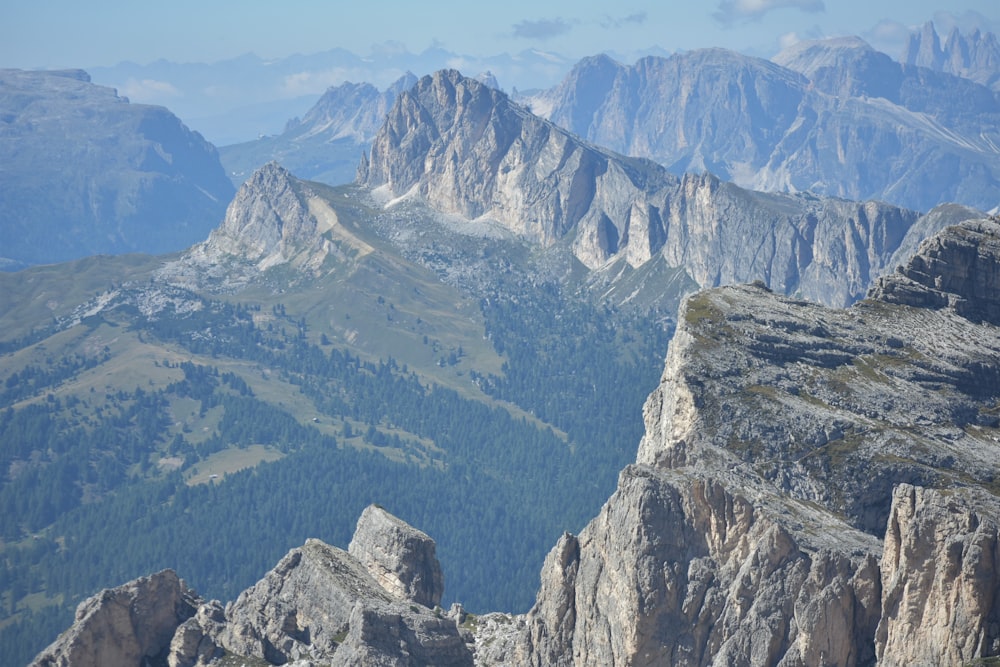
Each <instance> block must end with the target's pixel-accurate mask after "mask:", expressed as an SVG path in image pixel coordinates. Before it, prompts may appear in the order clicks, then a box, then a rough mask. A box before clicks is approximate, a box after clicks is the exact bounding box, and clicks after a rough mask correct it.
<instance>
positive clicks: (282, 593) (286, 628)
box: [32, 506, 473, 667]
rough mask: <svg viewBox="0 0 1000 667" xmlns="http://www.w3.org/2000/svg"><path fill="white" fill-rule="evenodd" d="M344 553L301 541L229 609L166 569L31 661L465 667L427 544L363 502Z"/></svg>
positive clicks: (462, 640)
mask: <svg viewBox="0 0 1000 667" xmlns="http://www.w3.org/2000/svg"><path fill="white" fill-rule="evenodd" d="M351 549H352V552H353V553H354V554H357V556H355V555H352V553H348V552H346V551H344V550H342V549H338V548H336V547H332V546H330V545H328V544H324V543H323V542H321V541H319V540H315V539H311V540H308V541H307V542H306V543H305V544H304V545H303V546H302V547H299V548H297V549H292V550H291V551H289V552H288V554H287V555H286V556H285V557H284V558H282V559H281V561H280V562H279V563H278V564H277V565H276V566H275V567H274V568H273V569H272V570H271V571H270V572H268V573H267V574H266V575H265V576H264V577H263V578H262V579H261V580H260V581H259V582H257V583H256V584H254V585H253V586H251V587H250V588H249V589H247V590H245V591H243V592H242V593H241V594H240V595H239V597H238V598H237V599H236V600H235V601H233V602H230V603H229V604H227V605H226V606H225V607H224V608H223V606H222V605H221V604H220V603H219V602H218V601H214V600H213V601H211V602H203V601H202V600H201V599H199V598H198V597H197V596H196V595H195V594H194V593H193V592H191V591H190V590H188V589H187V587H186V586H185V585H184V583H183V582H182V581H180V580H179V579H177V575H176V574H174V573H173V572H172V571H169V570H167V571H164V572H161V573H159V574H157V575H154V576H152V577H148V578H142V579H138V580H136V581H133V582H130V583H128V584H126V585H124V586H121V587H119V588H116V589H112V590H109V591H104V592H103V593H100V594H98V595H97V596H95V597H93V598H91V599H90V600H88V601H87V602H85V603H83V604H82V605H80V608H79V609H78V610H77V619H76V622H75V623H74V624H73V626H72V627H71V628H70V629H69V630H67V631H66V632H65V633H63V635H61V636H60V638H59V639H58V640H57V641H56V642H55V643H54V644H53V645H52V646H50V647H49V648H48V649H46V650H45V651H44V652H43V653H42V654H40V655H39V656H38V657H37V658H36V659H35V662H34V663H32V665H33V667H36V666H37V667H47V666H49V665H51V666H63V667H70V666H72V667H88V666H90V665H93V666H94V667H99V666H101V667H103V666H104V665H122V666H123V667H126V666H128V665H135V666H136V667H139V666H140V665H144V664H146V662H145V661H146V660H147V659H152V660H155V661H158V662H159V663H162V662H166V664H168V665H169V666H170V667H195V666H197V665H208V664H211V663H213V662H214V661H216V660H217V659H219V658H221V657H223V656H224V655H227V654H228V655H230V656H238V657H242V658H247V659H257V660H263V661H265V662H267V663H268V664H274V665H283V664H286V663H289V662H293V661H302V664H306V665H311V664H314V662H313V661H318V662H319V663H320V664H324V665H331V666H340V665H345V666H346V665H387V666H392V665H399V666H400V667H403V666H408V665H442V666H449V665H454V666H468V665H472V662H473V658H472V650H471V646H470V643H471V637H468V636H467V635H464V634H463V633H462V632H461V631H460V628H459V625H458V624H459V623H460V622H462V620H464V616H463V612H462V611H461V609H460V608H456V609H455V610H453V612H449V613H447V614H445V613H443V612H442V610H441V609H440V607H435V608H434V609H431V608H430V605H436V604H437V602H439V601H440V599H441V593H442V591H443V589H444V583H443V578H442V575H441V569H440V565H439V564H438V562H437V559H436V557H435V556H434V552H435V545H434V541H433V540H431V539H430V538H429V537H427V536H426V535H425V534H423V533H421V532H420V531H418V530H416V529H415V528H413V527H411V526H409V525H407V524H406V523H404V522H403V521H401V520H399V519H398V518H396V517H394V516H392V515H391V514H389V513H388V512H386V511H385V510H384V509H381V508H379V507H375V506H370V507H368V508H367V509H366V510H365V511H364V512H363V513H362V516H361V518H360V519H359V521H358V528H357V531H356V533H355V535H354V538H353V539H352V540H351Z"/></svg>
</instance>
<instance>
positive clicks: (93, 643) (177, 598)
mask: <svg viewBox="0 0 1000 667" xmlns="http://www.w3.org/2000/svg"><path fill="white" fill-rule="evenodd" d="M200 602H201V601H200V600H199V599H197V597H196V596H195V595H194V594H193V593H192V591H190V590H189V589H188V588H187V586H186V585H185V584H184V582H183V581H181V580H180V579H178V578H177V575H176V574H175V573H174V572H173V571H172V570H164V571H162V572H159V573H157V574H154V575H152V576H149V577H142V578H140V579H136V580H135V581H132V582H129V583H127V584H125V585H123V586H119V587H118V588H111V589H107V590H104V591H101V592H100V593H98V594H97V595H95V596H93V597H91V598H89V599H87V600H85V601H84V602H82V603H80V606H79V607H77V610H76V619H75V620H74V622H73V625H72V626H71V627H70V628H69V629H68V630H67V631H66V632H64V633H62V634H61V635H60V636H59V638H58V639H56V641H55V642H53V643H52V645H51V646H49V647H48V648H47V649H45V650H44V651H42V652H41V653H40V654H39V655H38V656H37V657H36V658H35V660H34V661H33V662H32V663H31V664H32V667H57V666H58V667H105V666H106V665H141V664H144V662H145V661H146V660H149V659H163V657H164V656H165V655H166V654H167V653H168V651H169V648H170V643H171V638H172V637H173V636H174V632H175V631H176V630H177V628H178V626H180V625H181V624H182V623H183V622H184V621H186V620H187V619H189V618H191V617H192V616H193V615H194V613H195V608H196V607H197V605H198V604H199V603H200Z"/></svg>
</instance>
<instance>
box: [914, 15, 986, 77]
mask: <svg viewBox="0 0 1000 667" xmlns="http://www.w3.org/2000/svg"><path fill="white" fill-rule="evenodd" d="M900 60H901V61H902V62H904V63H906V64H907V65H917V66H919V67H926V68H928V69H932V70H935V71H938V72H947V73H948V74H954V75H955V76H960V77H963V78H966V79H971V80H972V81H975V82H976V83H978V84H981V85H983V86H986V87H987V88H990V89H992V90H993V91H994V92H998V93H1000V41H998V40H997V36H996V35H995V34H993V33H992V32H981V31H980V30H978V29H976V30H973V31H972V32H970V33H967V34H962V32H961V31H959V29H958V28H957V27H956V28H953V29H952V31H951V32H950V33H948V37H947V38H946V39H945V41H944V44H943V45H942V44H941V38H940V37H938V33H937V30H935V28H934V24H933V23H931V22H930V21H928V22H927V23H925V24H924V25H923V27H922V28H921V29H920V30H919V31H915V32H913V33H912V34H911V35H910V40H909V42H907V45H906V49H905V50H904V51H903V54H902V56H901V57H900Z"/></svg>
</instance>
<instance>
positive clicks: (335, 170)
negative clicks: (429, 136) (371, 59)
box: [219, 73, 417, 185]
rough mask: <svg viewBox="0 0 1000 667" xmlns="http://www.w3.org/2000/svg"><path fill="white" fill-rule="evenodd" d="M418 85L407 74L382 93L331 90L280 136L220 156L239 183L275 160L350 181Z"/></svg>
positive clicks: (314, 176)
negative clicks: (390, 116)
mask: <svg viewBox="0 0 1000 667" xmlns="http://www.w3.org/2000/svg"><path fill="white" fill-rule="evenodd" d="M416 81H417V77H416V76H414V75H413V74H410V73H407V74H406V75H405V76H403V77H400V78H399V79H398V80H397V81H396V82H395V83H393V84H392V85H391V86H389V87H388V88H387V89H385V90H384V91H382V92H379V91H378V90H377V89H376V88H375V86H373V85H371V84H368V83H344V84H341V85H339V86H335V87H331V88H329V89H328V90H327V91H326V92H325V93H324V94H323V96H322V97H321V98H320V99H319V101H318V102H316V104H315V105H314V106H313V107H312V108H311V109H310V110H309V111H308V113H306V114H305V115H304V116H303V117H302V118H301V119H299V118H294V119H292V120H290V121H288V123H287V124H286V126H285V131H284V132H282V133H281V134H280V135H277V136H269V137H261V138H260V139H257V140H256V141H250V142H246V143H241V144H234V145H231V146H223V147H222V148H221V149H220V150H219V153H220V155H221V159H222V163H223V165H225V167H226V172H227V173H228V174H229V177H230V178H231V179H232V181H233V183H234V184H235V185H239V184H241V183H242V182H243V181H244V180H246V179H247V178H248V177H249V176H250V174H252V173H253V172H254V171H255V170H256V169H257V168H259V167H261V166H262V165H264V164H266V163H268V162H270V161H272V160H273V161H275V162H278V163H279V164H281V165H282V166H283V167H285V168H286V169H288V170H290V171H291V172H293V173H294V174H296V175H297V176H298V177H300V178H304V179H308V180H312V181H320V182H322V183H328V184H330V185H339V184H342V183H350V182H351V181H353V180H354V176H355V172H356V171H357V166H358V159H359V158H360V156H361V153H362V152H367V151H368V149H369V148H370V147H371V140H372V138H373V137H374V136H375V133H376V132H377V131H378V129H379V128H380V127H381V126H382V122H383V121H384V120H385V116H386V114H387V113H388V112H389V109H390V108H391V107H392V103H393V102H394V101H395V99H396V96H397V95H399V93H401V92H402V91H404V90H406V89H407V88H409V87H410V86H412V85H413V84H414V83H416Z"/></svg>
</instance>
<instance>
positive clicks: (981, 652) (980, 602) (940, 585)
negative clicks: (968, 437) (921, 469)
mask: <svg viewBox="0 0 1000 667" xmlns="http://www.w3.org/2000/svg"><path fill="white" fill-rule="evenodd" d="M997 502H998V501H997V497H996V496H995V495H991V494H987V493H983V492H981V491H979V490H977V489H968V488H960V489H955V490H953V489H942V490H935V489H922V488H917V487H912V486H909V485H905V484H904V485H900V486H899V487H897V488H896V490H895V492H894V493H893V502H892V514H891V515H890V517H889V525H888V528H887V530H886V534H885V551H884V553H883V555H882V590H883V593H882V620H881V622H880V623H879V627H878V633H877V634H876V652H877V654H878V658H879V664H880V665H884V666H889V665H958V664H968V663H970V662H973V661H974V660H977V659H979V658H981V657H983V656H997V655H1000V599H998V598H1000V567H998V564H1000V522H998V511H997ZM915 638H919V641H914V639H915Z"/></svg>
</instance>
